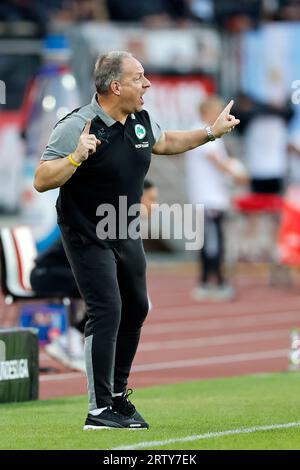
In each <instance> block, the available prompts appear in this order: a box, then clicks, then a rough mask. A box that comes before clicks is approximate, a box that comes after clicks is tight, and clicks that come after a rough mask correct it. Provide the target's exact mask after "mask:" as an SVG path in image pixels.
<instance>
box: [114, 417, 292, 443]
mask: <svg viewBox="0 0 300 470" xmlns="http://www.w3.org/2000/svg"><path fill="white" fill-rule="evenodd" d="M298 426H300V421H298V422H295V423H286V424H270V425H269V426H253V427H252V428H241V429H229V430H228V431H220V432H208V433H206V434H195V435H193V436H187V437H176V438H173V439H166V440H165V441H148V442H147V441H146V442H138V443H136V444H133V445H128V446H120V447H114V448H113V449H112V450H135V449H143V448H145V447H154V446H155V447H159V446H165V445H168V444H174V443H176V442H191V441H200V440H204V439H213V438H217V437H223V436H232V435H235V434H251V433H254V432H259V431H273V430H276V429H288V428H295V427H298Z"/></svg>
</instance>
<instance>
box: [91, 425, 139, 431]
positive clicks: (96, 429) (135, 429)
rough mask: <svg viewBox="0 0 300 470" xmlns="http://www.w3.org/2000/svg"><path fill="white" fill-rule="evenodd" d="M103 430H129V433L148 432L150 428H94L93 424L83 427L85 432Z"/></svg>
mask: <svg viewBox="0 0 300 470" xmlns="http://www.w3.org/2000/svg"><path fill="white" fill-rule="evenodd" d="M102 429H127V430H129V431H147V430H148V428H141V427H137V426H132V427H130V428H118V427H113V426H93V425H91V424H86V425H85V426H83V431H89V430H92V431H98V430H102Z"/></svg>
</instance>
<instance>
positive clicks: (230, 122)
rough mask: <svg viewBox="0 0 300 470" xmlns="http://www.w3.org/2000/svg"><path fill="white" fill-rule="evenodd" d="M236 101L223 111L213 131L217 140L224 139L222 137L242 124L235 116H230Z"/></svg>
mask: <svg viewBox="0 0 300 470" xmlns="http://www.w3.org/2000/svg"><path fill="white" fill-rule="evenodd" d="M233 103H234V101H233V100H231V101H230V102H229V103H228V105H227V106H226V107H225V108H224V109H223V111H222V112H221V114H220V115H219V117H218V118H217V120H216V121H215V123H214V125H213V126H212V127H211V130H212V132H213V134H214V136H215V137H216V138H218V137H222V135H224V134H227V133H228V132H231V131H232V129H234V128H235V126H237V125H238V124H239V123H240V120H239V119H236V117H235V116H233V114H230V111H231V108H232V106H233Z"/></svg>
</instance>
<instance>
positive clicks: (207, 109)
mask: <svg viewBox="0 0 300 470" xmlns="http://www.w3.org/2000/svg"><path fill="white" fill-rule="evenodd" d="M223 107H224V106H223V101H222V100H221V98H219V97H217V96H210V97H208V98H207V99H205V101H204V102H202V103H201V104H200V107H199V111H200V116H201V121H200V122H198V123H196V124H195V128H198V127H199V126H200V127H205V126H206V125H212V124H213V123H214V122H215V120H216V118H217V116H218V115H219V113H220V110H222V109H223ZM186 171H187V186H188V193H189V200H190V202H191V203H192V204H203V205H204V245H203V248H202V250H201V251H200V261H201V270H200V272H201V274H200V276H199V284H198V286H197V288H196V289H195V290H194V291H193V297H194V299H195V300H214V301H216V300H232V299H233V298H234V296H235V292H234V289H233V287H232V286H230V285H229V284H228V283H227V281H226V279H225V277H224V273H223V259H224V229H223V221H224V217H225V214H226V212H227V211H228V210H229V209H230V184H229V183H230V179H232V180H234V181H235V182H238V183H246V182H247V181H248V178H247V174H246V171H245V169H244V167H243V165H242V164H241V162H239V161H238V160H237V159H235V158H231V157H229V155H228V153H227V151H226V148H225V145H224V142H223V140H221V139H218V140H215V141H213V142H210V143H208V144H207V145H206V146H202V147H198V148H196V149H194V150H191V151H189V152H187V153H186ZM230 177H231V178H230Z"/></svg>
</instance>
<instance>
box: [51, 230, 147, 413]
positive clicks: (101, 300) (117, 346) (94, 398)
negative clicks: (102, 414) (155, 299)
mask: <svg viewBox="0 0 300 470" xmlns="http://www.w3.org/2000/svg"><path fill="white" fill-rule="evenodd" d="M60 228H61V233H62V240H63V244H64V248H65V251H66V254H67V257H68V260H69V262H70V265H71V267H72V271H73V274H74V277H75V279H76V282H77V285H78V288H79V290H80V293H81V295H82V298H83V300H84V301H85V303H86V306H87V315H88V321H87V324H86V326H85V337H86V341H85V358H86V369H87V379H88V389H89V409H90V410H91V409H95V408H102V407H104V406H110V405H111V404H112V397H111V393H112V391H113V392H115V393H118V392H123V391H125V390H126V387H127V381H128V376H129V372H130V368H131V364H132V361H133V359H134V356H135V353H136V350H137V347H138V343H139V339H140V333H141V327H142V325H143V322H144V320H145V318H146V316H147V313H148V297H147V288H146V261H145V255H144V249H143V245H142V240H141V239H138V240H131V239H128V240H122V241H121V242H120V244H119V246H118V247H117V248H116V247H108V248H107V247H105V248H102V247H101V246H100V245H96V244H95V243H93V242H91V241H89V240H87V239H85V238H83V237H82V236H81V235H79V234H78V233H76V232H74V231H73V230H72V229H71V228H69V227H67V226H66V225H63V224H61V226H60Z"/></svg>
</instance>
